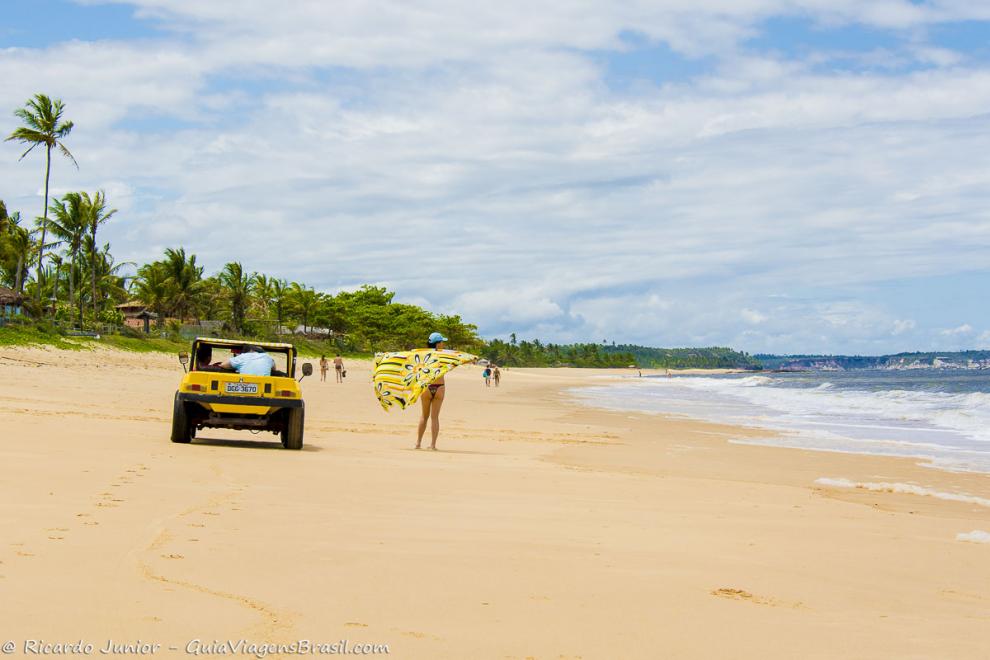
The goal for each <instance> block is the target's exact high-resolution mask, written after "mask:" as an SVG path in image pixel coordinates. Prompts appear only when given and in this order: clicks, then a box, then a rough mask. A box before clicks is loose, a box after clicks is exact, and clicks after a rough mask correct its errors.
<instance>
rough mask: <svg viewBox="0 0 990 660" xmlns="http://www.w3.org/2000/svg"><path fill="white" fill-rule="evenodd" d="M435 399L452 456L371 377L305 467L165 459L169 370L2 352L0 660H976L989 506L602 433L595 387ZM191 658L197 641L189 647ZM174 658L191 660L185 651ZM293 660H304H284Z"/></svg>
mask: <svg viewBox="0 0 990 660" xmlns="http://www.w3.org/2000/svg"><path fill="white" fill-rule="evenodd" d="M480 373H481V369H480V368H479V367H476V366H473V367H463V368H460V369H458V370H456V371H454V372H453V373H452V374H450V375H449V376H448V379H447V381H448V387H447V400H446V402H445V405H444V410H443V415H442V420H443V422H444V427H443V431H442V433H441V436H440V442H439V446H440V451H437V452H431V451H428V450H420V451H415V450H413V449H412V446H413V444H414V442H415V438H414V433H415V426H416V420H417V414H418V411H405V412H391V413H385V412H383V411H382V410H381V408H380V407H379V406H378V403H377V402H376V400H375V398H374V396H373V394H372V391H371V387H370V385H369V382H368V378H369V365H368V364H367V363H357V362H352V361H348V377H347V379H346V382H345V383H344V384H343V385H337V384H335V383H334V382H332V374H331V380H330V381H329V382H326V383H321V382H319V379H318V376H317V377H313V378H309V379H307V380H305V381H304V383H303V384H304V390H305V398H306V405H307V410H306V446H305V448H304V450H303V451H301V452H291V451H286V450H283V449H282V448H281V445H279V444H278V443H277V442H276V438H275V436H273V435H270V434H261V435H258V436H253V435H251V434H250V433H246V432H231V431H222V430H219V431H217V430H214V431H204V432H202V435H203V436H205V439H199V440H197V441H196V442H194V443H193V444H191V445H175V444H172V443H170V442H169V439H168V437H169V422H170V414H171V405H172V395H173V393H174V391H175V387H176V385H177V383H178V380H179V378H180V377H181V374H182V369H181V367H180V366H179V364H178V362H177V360H176V359H175V358H174V357H169V356H164V355H160V354H133V353H123V352H114V351H95V352H89V351H83V352H62V351H53V350H44V349H2V350H0V461H2V467H3V469H2V473H0V474H2V476H0V594H2V597H0V622H2V630H0V638H2V639H0V642H3V641H6V639H10V640H14V641H16V642H17V643H18V644H19V645H20V644H22V643H23V640H25V639H43V640H45V641H46V642H64V643H67V642H75V641H77V640H82V641H83V642H87V641H88V642H89V643H92V644H93V645H94V647H95V648H96V649H97V650H96V651H94V653H97V652H98V649H99V648H100V647H101V646H103V645H105V644H106V640H108V639H113V640H115V641H116V642H134V641H135V640H138V639H140V640H142V641H143V642H151V643H158V644H161V645H162V648H161V649H160V650H159V651H158V655H159V656H181V655H184V649H186V647H187V645H188V644H189V643H190V642H191V641H193V640H197V639H198V640H202V642H205V643H212V642H215V641H216V642H224V641H226V640H231V641H232V642H235V643H236V642H237V640H241V639H244V640H246V641H248V642H255V643H261V642H279V643H288V642H292V641H294V640H309V641H310V642H313V643H326V644H330V643H333V642H338V641H339V640H347V641H348V643H349V644H350V645H351V647H352V648H353V645H354V644H357V643H373V644H387V645H388V646H389V651H390V653H389V655H388V656H386V657H394V658H788V659H791V658H835V657H841V658H986V657H987V656H988V654H990V544H985V543H975V542H973V543H971V542H964V541H960V540H957V539H956V536H957V535H958V534H960V533H968V532H971V531H974V530H984V531H990V508H988V507H986V506H981V505H979V504H974V503H961V502H952V501H944V500H939V499H936V498H933V497H924V496H920V495H912V494H899V493H889V492H873V491H868V490H862V489H842V488H834V487H826V486H821V485H818V484H816V483H815V480H816V479H819V478H822V477H826V478H843V479H850V480H852V481H856V482H889V483H912V484H918V485H921V486H924V487H927V488H932V489H934V490H938V491H946V492H956V493H967V494H970V495H974V496H979V497H983V498H990V478H988V477H987V476H986V475H977V474H952V473H947V472H939V471H936V470H932V469H927V468H923V467H919V466H917V465H916V461H913V460H908V459H892V458H879V457H866V456H854V455H846V454H834V453H822V452H809V451H801V450H793V449H781V448H770V447H755V446H743V445H737V444H730V443H729V442H728V440H729V439H731V438H738V437H744V436H751V435H760V434H761V432H759V431H754V430H746V429H737V428H731V427H725V426H717V425H712V424H706V423H702V422H695V421H683V420H673V419H667V418H663V417H659V416H648V415H633V414H627V413H613V412H606V411H599V410H591V409H587V408H583V407H579V406H576V405H573V404H571V403H570V402H569V399H568V396H567V394H566V392H564V390H566V388H568V387H573V386H580V385H583V384H590V383H597V382H598V381H597V380H596V379H597V378H598V377H599V376H601V375H603V373H604V372H598V371H575V370H523V369H508V370H504V371H503V380H502V386H501V387H500V388H498V389H495V388H491V389H488V388H485V387H484V384H483V381H482V379H481V376H480ZM193 645H195V642H193ZM169 647H174V650H170V648H169ZM281 657H290V656H288V655H283V656H281Z"/></svg>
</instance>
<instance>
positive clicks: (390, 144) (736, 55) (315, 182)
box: [0, 0, 990, 353]
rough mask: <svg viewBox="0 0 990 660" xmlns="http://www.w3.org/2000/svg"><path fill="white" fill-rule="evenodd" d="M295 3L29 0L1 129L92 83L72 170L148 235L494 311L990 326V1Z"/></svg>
mask: <svg viewBox="0 0 990 660" xmlns="http://www.w3.org/2000/svg"><path fill="white" fill-rule="evenodd" d="M271 7H272V5H271V3H267V2H260V1H250V0H243V1H242V0H236V1H235V0H214V1H212V2H209V3H203V2H198V1H194V0H116V1H114V2H103V1H101V0H86V1H85V2H82V1H80V2H72V1H70V0H32V1H28V0H7V2H5V3H4V11H3V18H2V20H0V77H2V79H3V80H4V81H5V87H4V94H3V99H4V102H5V104H6V105H7V106H8V109H9V112H0V131H2V132H3V133H4V134H8V133H9V132H10V131H11V130H12V129H13V128H14V127H15V126H16V120H15V118H14V117H13V114H12V113H13V110H14V109H15V108H17V107H18V106H19V105H20V104H21V103H23V102H24V100H26V99H27V98H28V97H29V96H30V95H31V94H33V93H35V92H39V91H42V92H45V93H48V94H50V95H53V96H56V97H60V98H62V99H63V100H64V101H65V102H66V104H67V106H68V112H67V114H68V116H69V118H71V119H73V120H74V121H75V122H76V129H75V130H74V131H73V134H72V135H71V136H70V139H69V140H68V144H69V146H70V148H72V150H73V153H74V154H75V155H76V157H77V159H78V160H79V163H80V168H79V170H78V171H76V170H75V169H73V168H72V167H71V166H70V165H69V164H68V163H66V162H64V161H56V163H55V168H54V172H53V186H54V190H55V192H56V193H57V194H61V193H64V192H66V191H69V190H76V189H86V190H91V191H92V190H97V189H103V190H105V191H106V192H107V194H108V195H109V197H110V199H111V201H112V203H113V204H114V206H116V207H117V208H118V209H119V213H118V215H117V216H116V217H115V219H114V221H113V222H112V223H111V225H110V226H109V227H108V228H107V230H106V238H107V240H110V241H111V242H112V244H113V251H114V253H115V254H116V255H117V256H118V258H119V259H121V260H136V261H141V260H146V259H151V258H154V257H155V256H156V255H158V254H160V253H161V252H162V251H163V250H164V249H165V248H166V247H171V246H177V245H183V246H185V247H186V248H187V250H190V251H192V252H195V253H197V254H198V255H199V260H200V262H202V263H205V264H206V265H207V268H208V269H209V270H219V269H220V268H221V267H222V265H223V264H224V263H225V262H226V261H230V260H240V261H242V262H243V263H244V265H245V267H246V268H248V269H249V270H256V271H262V272H266V273H268V274H272V275H276V276H280V277H284V278H287V279H298V280H302V281H304V282H306V283H309V284H311V285H314V286H316V287H317V288H320V289H323V290H326V291H337V290H340V289H345V288H352V287H355V286H358V285H360V284H362V283H366V282H368V283H377V284H383V285H386V286H389V287H390V288H392V289H394V290H395V291H396V292H397V294H398V295H397V297H398V299H400V300H403V301H408V302H413V303H417V304H422V305H425V306H428V307H429V308H431V309H434V310H436V311H442V312H447V313H459V314H461V315H463V316H464V317H465V318H467V319H469V320H471V321H473V322H475V323H477V324H478V325H479V326H480V328H481V331H482V333H483V334H484V335H486V336H503V337H504V336H507V335H508V334H509V333H510V332H515V333H516V334H517V335H519V336H521V337H540V338H541V339H544V340H551V341H576V340H592V341H598V340H601V339H608V340H610V341H611V340H615V341H617V342H629V343H643V344H650V345H664V346H672V345H681V346H683V345H699V344H704V345H714V344H720V345H731V346H734V347H737V348H740V349H744V350H748V351H752V352H809V353H810V352H813V353H827V352H845V353H882V352H892V351H901V350H910V349H936V348H937V349H940V350H948V349H953V348H974V347H990V310H988V309H987V305H985V303H984V300H985V294H984V292H985V291H986V290H987V285H988V284H990V193H988V190H990V156H988V154H990V131H988V128H990V125H988V124H990V114H988V113H990V7H982V6H979V3H967V2H962V1H961V0H929V1H926V2H910V1H908V0H885V1H884V2H871V3H863V2H854V1H853V0H834V2H831V3H828V4H827V6H826V4H825V3H821V2H818V1H816V0H694V1H693V2H690V3H686V2H682V1H680V0H669V1H667V2H661V1H655V2H648V3H636V2H633V3H612V4H607V3H598V4H596V5H595V6H594V8H592V9H589V8H588V6H587V4H586V3H573V2H564V1H561V0H557V1H552V2H548V3H540V5H539V6H534V5H532V3H523V2H517V1H508V2H505V3H499V4H498V5H497V6H492V7H482V8H478V7H474V8H472V9H468V8H466V7H465V6H464V5H463V4H461V3H453V2H449V1H447V0H430V1H429V2H422V3H393V2H385V1H366V2H359V3H347V4H333V3H326V4H320V3H303V2H293V1H287V2H285V3H280V4H279V9H278V11H273V10H272V9H271ZM38 26H43V27H42V28H40V29H39V27H38ZM19 155H20V151H19V150H18V149H17V147H16V145H13V144H10V143H7V144H4V145H3V146H2V147H0V182H2V183H0V198H2V199H4V200H5V201H6V202H7V205H8V207H10V208H12V209H13V210H20V211H22V212H23V213H24V214H25V215H28V216H33V215H35V214H37V213H38V212H39V211H40V204H41V197H40V194H41V191H40V180H41V176H40V174H41V167H42V163H41V161H40V160H39V159H37V158H33V156H32V157H29V158H28V159H25V160H24V161H22V162H18V161H17V158H18V156H19ZM273 237H278V238H279V239H281V240H275V239H273Z"/></svg>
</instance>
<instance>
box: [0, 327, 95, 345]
mask: <svg viewBox="0 0 990 660" xmlns="http://www.w3.org/2000/svg"><path fill="white" fill-rule="evenodd" d="M0 346H51V347H53V348H61V349H65V350H80V349H82V348H83V346H82V345H81V344H79V343H76V342H75V341H72V340H71V339H69V338H66V337H64V336H63V335H62V334H61V333H60V332H59V331H58V330H57V329H56V328H54V327H52V326H50V325H47V324H44V323H38V324H31V323H25V324H23V325H21V324H17V325H5V326H3V327H0Z"/></svg>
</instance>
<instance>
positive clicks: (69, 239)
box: [49, 193, 89, 327]
mask: <svg viewBox="0 0 990 660" xmlns="http://www.w3.org/2000/svg"><path fill="white" fill-rule="evenodd" d="M84 207H85V204H84V202H83V197H82V195H81V194H79V193H68V194H66V195H64V196H63V197H62V199H57V200H55V201H53V202H52V205H51V212H52V219H51V220H50V221H49V222H50V228H51V231H52V234H54V235H55V236H56V237H57V238H58V239H59V240H60V241H61V242H62V243H63V244H64V245H65V246H66V247H65V249H66V252H67V256H68V258H69V264H68V266H69V305H73V302H74V301H75V298H76V271H77V270H78V268H79V257H80V251H81V250H82V243H83V237H85V236H86V232H87V231H88V230H89V226H88V224H87V220H86V213H85V208H84ZM78 309H79V327H82V322H83V306H82V294H81V293H80V294H79V305H78Z"/></svg>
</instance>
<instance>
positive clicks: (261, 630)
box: [137, 465, 295, 640]
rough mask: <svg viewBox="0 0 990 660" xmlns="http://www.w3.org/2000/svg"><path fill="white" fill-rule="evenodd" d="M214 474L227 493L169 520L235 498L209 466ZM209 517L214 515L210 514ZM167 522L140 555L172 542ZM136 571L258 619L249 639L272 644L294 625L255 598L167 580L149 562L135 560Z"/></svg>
mask: <svg viewBox="0 0 990 660" xmlns="http://www.w3.org/2000/svg"><path fill="white" fill-rule="evenodd" d="M211 468H212V469H213V472H214V474H216V475H217V476H219V477H221V478H222V479H224V481H226V482H227V483H228V484H229V485H230V486H231V490H229V491H227V492H224V493H221V494H219V495H214V496H213V497H210V498H208V500H207V501H206V502H205V503H203V504H199V505H196V506H193V507H190V508H188V509H186V510H184V511H182V512H181V513H178V514H176V515H174V516H172V517H171V519H172V520H177V519H179V518H185V517H187V516H189V515H192V514H194V513H201V514H207V513H210V510H212V509H216V508H218V507H220V506H221V505H223V504H225V503H229V501H230V500H232V499H233V498H234V497H236V496H237V495H238V494H239V493H240V491H241V490H242V487H240V486H237V485H235V484H233V483H232V482H231V480H230V479H229V478H228V477H227V476H226V475H224V474H222V473H221V471H220V469H219V468H218V467H217V466H216V465H211ZM212 515H216V514H215V513H213V514H212ZM167 521H168V519H166V522H165V524H164V525H163V527H162V528H161V529H160V530H159V532H158V535H157V536H156V537H155V538H154V539H153V540H152V541H151V543H149V544H148V546H147V547H146V548H145V549H144V550H143V551H142V553H141V554H152V553H159V554H160V553H161V552H162V550H163V549H164V548H165V546H166V545H168V543H169V542H170V541H172V539H173V538H174V537H173V535H172V533H171V532H170V531H169V527H168V522H167ZM197 527H204V526H203V525H197ZM161 557H162V558H163V559H168V560H179V559H184V557H183V556H182V555H181V554H176V553H169V554H161ZM137 565H138V570H139V572H140V574H141V576H142V577H143V578H144V579H146V580H148V581H150V582H157V583H159V584H165V585H170V586H174V587H180V588H182V589H186V590H188V591H192V592H194V593H198V594H203V595H206V596H212V597H214V598H220V599H222V600H226V601H230V602H232V603H235V604H236V605H239V606H241V607H244V608H246V609H248V610H251V611H252V612H254V613H255V614H257V615H258V616H260V617H261V621H260V622H259V623H258V624H257V625H255V626H253V627H251V628H249V629H248V630H249V632H250V633H251V634H252V636H256V637H258V638H260V639H263V640H273V639H275V638H276V637H277V636H278V635H279V634H281V633H284V632H285V631H287V630H289V629H291V628H292V627H293V625H294V619H295V616H294V615H293V614H292V613H289V612H284V611H280V610H278V609H276V608H274V607H272V606H271V605H268V604H267V603H264V602H262V601H260V600H258V599H256V598H252V597H250V596H245V595H242V594H237V593H234V592H231V591H224V590H223V589H215V588H213V587H209V586H206V585H204V584H199V583H197V582H193V581H190V580H184V579H181V578H178V577H170V576H168V575H165V574H163V573H162V572H160V571H158V570H156V569H155V568H154V567H153V566H152V565H151V563H150V560H148V561H146V560H144V559H141V558H137Z"/></svg>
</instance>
